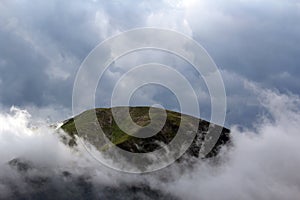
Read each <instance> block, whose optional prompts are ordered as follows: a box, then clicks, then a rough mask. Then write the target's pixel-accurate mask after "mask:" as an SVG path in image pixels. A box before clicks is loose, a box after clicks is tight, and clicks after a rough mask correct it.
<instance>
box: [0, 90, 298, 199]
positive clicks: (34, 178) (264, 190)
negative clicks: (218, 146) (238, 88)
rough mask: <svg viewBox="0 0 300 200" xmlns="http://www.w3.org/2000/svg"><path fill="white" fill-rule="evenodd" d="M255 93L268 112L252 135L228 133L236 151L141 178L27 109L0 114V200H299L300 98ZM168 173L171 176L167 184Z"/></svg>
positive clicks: (249, 131)
mask: <svg viewBox="0 0 300 200" xmlns="http://www.w3.org/2000/svg"><path fill="white" fill-rule="evenodd" d="M254 90H255V91H256V92H257V94H258V96H259V97H260V100H261V104H262V105H263V106H264V107H265V109H266V111H267V112H265V113H263V115H261V116H259V117H258V118H257V121H256V122H253V123H254V124H255V125H254V126H253V127H255V129H253V130H252V129H245V128H243V127H241V126H233V127H231V131H232V140H233V147H232V148H224V149H223V150H222V153H221V154H220V155H219V156H218V159H219V162H218V164H215V163H213V164H212V162H210V160H206V161H203V160H199V161H197V163H196V165H194V167H192V168H187V167H186V166H185V164H184V163H182V164H174V165H173V166H171V167H169V168H166V169H163V170H162V171H158V172H154V173H150V174H143V175H138V174H135V175H132V174H124V173H121V172H116V171H114V170H111V169H108V168H106V167H104V166H102V165H101V164H99V163H97V162H96V161H95V160H93V158H91V157H90V155H89V154H88V153H87V152H86V151H85V150H84V149H83V148H82V147H80V146H78V147H77V148H74V149H72V148H69V147H68V146H66V145H64V143H63V142H61V139H60V136H59V134H58V133H56V132H55V130H54V128H49V127H48V125H47V123H46V122H45V123H39V124H38V125H36V123H35V122H34V121H33V120H32V118H31V117H30V114H29V113H28V112H27V111H25V110H21V109H17V108H12V109H11V111H10V112H9V113H5V112H2V113H1V114H0V157H1V161H0V199H7V198H14V197H19V198H20V197H22V196H26V195H27V196H26V197H34V198H36V199H38V198H41V197H45V195H46V196H49V198H50V196H52V197H58V198H68V197H73V198H75V197H83V196H82V195H84V196H85V197H90V198H101V199H108V198H110V199H112V198H113V197H114V198H115V199H121V198H123V199H124V198H126V197H127V198H128V199H132V198H134V197H135V198H144V199H154V198H159V197H164V198H166V199H168V198H169V199H204V200H205V199H211V200H214V199H215V200H217V199H225V200H226V199H228V200H229V199H230V200H232V199H246V200H248V199H249V200H250V199H291V200H293V199H298V198H299V196H300V174H299V173H298V172H299V168H300V145H299V142H300V134H299V130H300V98H299V97H298V96H295V95H292V94H290V95H286V94H280V93H278V92H274V91H270V90H263V89H258V88H254ZM245 115H247V113H245ZM34 124H35V125H34ZM15 158H20V159H23V160H24V161H26V162H28V163H31V165H32V166H30V167H29V169H27V170H23V171H22V170H18V169H17V168H16V167H15V166H13V165H9V164H8V163H9V161H11V160H13V159H15ZM183 168H186V169H188V170H183ZM166 173H168V176H169V175H170V176H169V177H172V178H169V179H166V177H165V176H163V175H164V174H166ZM43 184H44V185H47V187H46V186H43ZM16 195H17V196H16ZM30 195H34V196H30ZM46 199H47V197H46Z"/></svg>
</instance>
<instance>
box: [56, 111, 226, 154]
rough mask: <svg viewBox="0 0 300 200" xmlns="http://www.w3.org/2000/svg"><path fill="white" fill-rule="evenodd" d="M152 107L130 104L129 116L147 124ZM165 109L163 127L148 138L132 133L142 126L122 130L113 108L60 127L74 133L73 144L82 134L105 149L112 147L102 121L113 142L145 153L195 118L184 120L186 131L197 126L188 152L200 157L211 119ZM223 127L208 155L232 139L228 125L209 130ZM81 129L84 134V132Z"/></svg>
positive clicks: (82, 116)
mask: <svg viewBox="0 0 300 200" xmlns="http://www.w3.org/2000/svg"><path fill="white" fill-rule="evenodd" d="M122 108H124V107H117V108H115V109H116V110H117V111H118V110H121V109H122ZM149 108H150V107H129V113H130V117H131V118H132V120H133V121H134V122H135V123H136V124H137V125H139V126H141V127H145V126H147V125H148V124H149V123H150V122H151V120H150V117H149ZM152 109H153V110H152V111H154V113H156V112H157V113H159V111H161V109H159V108H152ZM94 113H96V116H97V119H95V118H94V116H95V115H94ZM166 113H167V118H166V122H165V124H164V126H163V128H162V129H161V130H160V131H159V132H158V133H157V134H156V135H154V136H152V137H149V138H138V137H134V136H131V135H134V134H136V133H138V131H141V130H140V129H135V130H132V132H131V135H128V134H126V133H125V132H123V131H122V130H121V129H120V128H119V127H118V125H117V124H116V121H115V119H114V118H113V115H112V110H111V108H97V109H96V110H88V111H85V112H83V113H81V114H80V115H78V116H76V117H75V118H71V119H68V120H66V121H65V122H64V124H63V125H62V127H61V128H62V129H63V130H64V131H65V132H67V133H68V134H69V135H70V136H71V138H72V139H71V140H70V141H69V144H70V145H76V144H77V143H76V138H75V135H78V136H79V137H83V138H84V139H86V140H88V141H89V142H90V143H91V144H92V145H94V146H95V147H96V148H97V149H98V150H100V151H103V150H105V149H107V148H109V147H108V146H107V144H106V143H105V141H102V140H101V139H99V137H98V136H99V134H101V133H100V132H99V129H98V128H97V123H99V124H100V126H101V129H102V130H103V132H104V134H105V135H106V137H107V138H109V140H110V141H111V142H112V143H113V144H115V145H117V146H118V147H120V148H122V149H124V150H126V151H129V152H134V153H146V152H152V151H154V150H156V149H159V148H161V146H162V144H168V143H169V142H171V141H172V139H173V138H174V137H175V135H176V133H177V131H178V128H179V125H180V123H181V122H183V121H185V122H193V123H185V124H186V127H185V130H187V132H188V130H197V133H196V136H195V138H194V141H193V143H192V145H191V146H190V148H189V149H188V151H187V153H188V154H190V155H192V156H195V157H198V156H199V150H200V148H201V146H202V144H203V142H204V140H205V135H206V134H207V131H208V128H209V125H210V123H209V122H207V121H205V120H201V119H198V118H195V117H192V116H188V115H184V114H180V113H178V112H174V111H168V110H167V111H166ZM74 119H75V120H76V122H77V128H79V129H80V130H81V131H79V132H80V133H79V132H78V131H77V129H76V127H75V123H74ZM95 120H97V121H95ZM195 122H196V123H195ZM124 123H126V119H124ZM195 124H196V125H198V127H194V126H195ZM220 129H221V130H222V134H221V137H220V138H219V140H218V142H217V144H216V145H215V147H214V149H213V150H212V151H211V153H210V154H209V155H208V156H212V155H215V154H216V153H217V152H218V149H219V147H220V145H221V144H225V143H227V142H228V141H229V139H230V138H229V132H230V131H229V130H228V129H226V128H223V127H220V126H218V125H214V126H213V129H212V130H210V131H217V130H220ZM82 133H84V134H83V135H82ZM80 134H81V135H80ZM187 134H188V133H187ZM178 145H180V144H178Z"/></svg>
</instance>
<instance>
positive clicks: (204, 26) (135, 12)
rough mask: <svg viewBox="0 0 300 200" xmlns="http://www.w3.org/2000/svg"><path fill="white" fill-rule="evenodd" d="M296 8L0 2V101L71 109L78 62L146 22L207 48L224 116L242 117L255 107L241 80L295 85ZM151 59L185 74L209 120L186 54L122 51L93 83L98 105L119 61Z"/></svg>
mask: <svg viewBox="0 0 300 200" xmlns="http://www.w3.org/2000/svg"><path fill="white" fill-rule="evenodd" d="M298 11H299V4H298V3H297V1H284V2H283V1H277V0H268V1H237V0H230V1H228V2H226V3H224V2H221V1H214V2H212V1H206V0H201V1H193V0H188V1H167V0H164V1H155V2H154V1H151V2H149V1H139V2H136V1H126V2H120V1H82V0H76V1H73V2H72V4H70V3H69V2H67V1H51V2H50V1H46V2H43V3H41V2H39V1H30V2H29V1H24V2H20V1H2V2H1V3H0V13H1V14H0V42H1V44H2V45H1V47H0V74H1V75H0V102H1V104H3V105H5V106H6V107H10V106H12V105H18V106H23V107H26V106H27V105H34V106H37V107H49V106H52V105H55V106H56V107H60V106H61V107H65V108H66V109H69V108H70V107H71V103H72V87H73V82H74V78H75V75H76V72H77V70H78V69H79V66H80V63H81V62H82V61H83V59H84V58H85V57H86V56H87V55H88V53H89V52H90V51H91V50H92V49H93V48H94V47H95V46H96V45H97V44H98V43H99V42H101V41H103V40H104V39H106V38H107V37H109V36H112V35H114V34H116V33H120V32H122V31H126V30H128V29H131V28H138V27H144V26H154V27H158V28H169V29H173V30H176V31H179V32H181V33H185V34H187V35H189V36H192V37H193V38H194V39H195V40H196V41H198V42H199V43H200V44H202V45H203V46H204V47H205V48H206V49H207V50H208V52H209V53H210V54H211V56H212V57H213V59H214V60H215V61H216V63H217V65H218V66H219V67H220V68H221V71H222V72H223V78H224V79H225V82H226V85H225V86H226V89H227V93H228V107H229V111H228V116H229V117H228V120H227V123H228V124H235V123H240V124H250V123H249V121H252V120H253V119H254V118H255V117H256V116H257V114H258V113H259V112H260V109H261V107H260V105H259V104H258V103H257V100H255V96H254V95H253V93H251V92H249V91H248V89H247V88H245V87H244V82H245V81H247V80H249V81H254V82H258V83H259V84H261V85H262V86H264V87H266V88H276V89H278V90H280V91H281V92H286V93H288V92H293V93H296V94H298V93H299V85H300V84H299V79H298V78H297V77H298V76H299V75H300V74H299V73H300V71H299V68H298V65H299V63H300V60H299V58H298V54H299V50H298V49H299V48H298V46H297V41H300V38H299V37H300V34H299V33H300V29H299V26H297V22H298V21H299V19H300V16H299V12H298ZM153 60H154V61H155V60H157V61H160V62H161V63H163V64H164V63H165V64H168V65H171V66H174V67H175V68H176V69H178V70H180V72H181V73H182V74H184V75H186V76H187V77H188V78H189V80H190V81H191V83H192V84H193V86H194V87H195V88H198V89H197V92H198V95H199V99H200V104H201V107H202V108H203V109H202V111H203V115H202V116H203V117H204V118H206V119H209V118H210V114H209V113H210V112H209V110H210V99H209V98H208V96H207V91H206V86H205V84H203V83H199V82H197V79H196V75H195V72H194V71H193V70H190V67H186V66H188V65H187V64H186V63H184V62H182V61H181V62H180V61H178V59H174V58H173V57H171V56H169V55H165V54H161V55H159V53H155V52H151V53H147V52H146V53H144V55H143V53H140V54H139V53H137V54H135V55H128V58H127V59H126V58H125V59H122V58H121V59H120V61H118V62H116V66H115V68H113V69H110V71H109V72H107V77H106V78H104V80H105V86H104V88H103V89H102V90H99V91H98V99H101V102H100V103H99V105H100V106H103V105H108V104H107V103H108V102H109V92H108V91H110V89H111V88H112V87H113V84H114V82H115V81H116V80H117V79H118V78H119V77H120V75H121V74H122V73H124V71H126V70H127V69H124V68H126V67H124V66H125V65H127V66H130V65H134V64H144V63H146V62H149V61H152V62H153ZM130 67H132V66H130ZM242 79H243V80H242ZM200 82H201V81H200ZM158 94H161V91H160V89H158V88H157V92H156V94H155V92H154V90H153V95H152V94H149V98H151V99H149V102H157V103H161V104H168V103H169V101H165V102H162V99H169V98H170V99H172V97H171V96H170V95H165V96H164V98H161V99H160V100H158V99H157V96H158ZM135 98H138V96H136V97H135ZM155 98H156V99H155ZM141 101H142V98H141V99H140V100H139V99H136V102H141ZM245 101H247V106H244V102H245ZM174 105H175V102H173V101H172V105H169V107H168V108H170V109H176V106H174ZM202 111H201V112H202ZM245 113H247V116H245ZM241 116H243V117H241Z"/></svg>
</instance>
